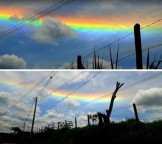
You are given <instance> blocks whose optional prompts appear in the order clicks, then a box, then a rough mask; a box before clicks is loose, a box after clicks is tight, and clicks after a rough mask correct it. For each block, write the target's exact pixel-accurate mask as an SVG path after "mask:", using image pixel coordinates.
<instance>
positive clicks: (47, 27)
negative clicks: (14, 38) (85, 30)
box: [32, 17, 76, 44]
mask: <svg viewBox="0 0 162 144" xmlns="http://www.w3.org/2000/svg"><path fill="white" fill-rule="evenodd" d="M33 31H34V34H33V36H32V39H34V40H35V41H38V42H41V43H48V44H51V43H53V44H57V41H58V40H60V39H65V38H73V37H75V36H76V33H75V31H74V30H73V29H71V28H70V27H69V26H67V25H66V24H63V23H62V22H61V21H59V20H57V19H53V18H51V17H47V18H46V19H45V20H44V23H43V25H42V26H40V27H39V28H38V27H37V28H33Z"/></svg>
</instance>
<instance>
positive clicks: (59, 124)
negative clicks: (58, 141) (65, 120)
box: [58, 122, 60, 130]
mask: <svg viewBox="0 0 162 144" xmlns="http://www.w3.org/2000/svg"><path fill="white" fill-rule="evenodd" d="M59 125H60V122H58V130H59V129H60V127H59Z"/></svg>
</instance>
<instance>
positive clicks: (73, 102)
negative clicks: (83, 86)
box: [64, 99, 80, 107]
mask: <svg viewBox="0 0 162 144" xmlns="http://www.w3.org/2000/svg"><path fill="white" fill-rule="evenodd" d="M64 104H66V105H68V106H74V107H77V106H80V103H79V102H78V101H76V100H73V99H65V101H64Z"/></svg>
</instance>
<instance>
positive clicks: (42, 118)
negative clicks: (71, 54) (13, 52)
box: [0, 71, 162, 132]
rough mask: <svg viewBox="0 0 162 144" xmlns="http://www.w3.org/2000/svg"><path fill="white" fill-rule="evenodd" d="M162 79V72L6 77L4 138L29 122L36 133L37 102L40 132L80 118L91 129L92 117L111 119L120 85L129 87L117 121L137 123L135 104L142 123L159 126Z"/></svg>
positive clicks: (2, 80) (1, 77) (0, 98)
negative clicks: (134, 120)
mask: <svg viewBox="0 0 162 144" xmlns="http://www.w3.org/2000/svg"><path fill="white" fill-rule="evenodd" d="M51 76H52V79H51ZM161 79H162V72H161V71H57V72H54V71H53V72H52V71H26V72H25V71H12V72H9V71H5V72H4V71H1V72H0V132H10V130H9V129H10V127H12V126H17V127H20V128H22V127H23V124H24V122H25V125H26V128H25V130H26V131H27V130H30V127H31V122H32V115H33V111H34V100H33V98H36V97H38V103H37V111H36V118H35V128H34V129H38V128H42V127H45V126H48V125H49V126H51V125H52V124H53V123H54V124H55V126H56V127H57V122H59V121H62V122H64V121H65V120H68V121H73V122H74V120H75V117H76V118H77V122H78V126H79V127H83V126H86V125H87V114H95V113H97V112H101V113H104V114H105V113H106V109H108V107H109V103H110V99H111V96H112V93H113V92H114V90H115V87H116V82H117V81H118V82H120V83H124V85H123V86H122V87H121V88H120V89H119V91H118V93H117V94H116V99H115V101H114V106H113V111H112V114H111V121H115V122H120V121H125V120H126V119H128V118H134V117H135V116H134V112H133V107H132V104H133V103H136V106H137V111H138V114H139V119H140V120H141V121H145V122H150V121H154V120H159V119H161V118H162V117H161V114H162V107H161V106H162V104H161V102H162V101H161V98H162V84H161ZM97 123H98V122H97V121H96V122H95V123H92V121H91V124H97Z"/></svg>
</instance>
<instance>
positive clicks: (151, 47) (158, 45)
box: [103, 43, 162, 68]
mask: <svg viewBox="0 0 162 144" xmlns="http://www.w3.org/2000/svg"><path fill="white" fill-rule="evenodd" d="M160 46H162V43H160V44H157V45H154V46H150V47H148V48H145V49H143V50H142V52H144V51H147V50H150V49H153V48H156V47H160ZM135 54H136V53H132V54H129V55H127V56H125V57H122V58H120V59H119V60H118V62H119V61H122V60H124V59H126V58H128V57H130V56H133V55H135ZM114 63H115V62H113V64H114ZM109 66H111V64H109V65H107V66H105V67H103V68H106V67H109Z"/></svg>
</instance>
